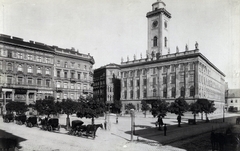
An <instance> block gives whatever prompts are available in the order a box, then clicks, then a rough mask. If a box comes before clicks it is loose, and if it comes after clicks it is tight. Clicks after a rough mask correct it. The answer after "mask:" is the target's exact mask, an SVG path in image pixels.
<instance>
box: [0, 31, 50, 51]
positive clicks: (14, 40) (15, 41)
mask: <svg viewBox="0 0 240 151" xmlns="http://www.w3.org/2000/svg"><path fill="white" fill-rule="evenodd" d="M0 42H1V43H4V44H9V45H13V46H18V47H23V48H31V49H38V50H42V51H47V52H50V53H54V49H52V48H51V47H50V46H48V45H46V44H44V43H40V42H34V41H30V42H26V41H23V39H22V38H18V37H13V36H12V37H11V36H8V35H4V34H0Z"/></svg>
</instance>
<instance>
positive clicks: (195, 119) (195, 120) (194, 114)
mask: <svg viewBox="0 0 240 151" xmlns="http://www.w3.org/2000/svg"><path fill="white" fill-rule="evenodd" d="M193 117H194V124H196V113H194V115H193Z"/></svg>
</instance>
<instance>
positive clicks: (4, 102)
mask: <svg viewBox="0 0 240 151" xmlns="http://www.w3.org/2000/svg"><path fill="white" fill-rule="evenodd" d="M6 113H7V112H6V91H3V114H6Z"/></svg>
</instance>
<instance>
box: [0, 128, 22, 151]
mask: <svg viewBox="0 0 240 151" xmlns="http://www.w3.org/2000/svg"><path fill="white" fill-rule="evenodd" d="M22 141H26V139H24V138H22V137H18V136H15V135H13V134H12V133H8V132H6V131H3V130H1V129H0V150H14V148H15V147H17V148H18V149H20V148H22V147H21V146H20V145H19V143H20V142H22Z"/></svg>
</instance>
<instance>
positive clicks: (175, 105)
mask: <svg viewBox="0 0 240 151" xmlns="http://www.w3.org/2000/svg"><path fill="white" fill-rule="evenodd" d="M188 108H189V105H188V104H187V102H186V101H185V100H184V99H183V98H181V97H180V98H177V99H176V100H175V101H174V102H172V103H171V104H170V106H169V108H168V110H169V112H171V113H175V114H176V115H178V117H179V118H180V119H181V116H184V114H183V113H185V112H187V111H188ZM180 123H181V122H180ZM180 123H179V126H180Z"/></svg>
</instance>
